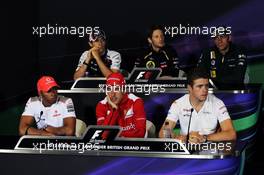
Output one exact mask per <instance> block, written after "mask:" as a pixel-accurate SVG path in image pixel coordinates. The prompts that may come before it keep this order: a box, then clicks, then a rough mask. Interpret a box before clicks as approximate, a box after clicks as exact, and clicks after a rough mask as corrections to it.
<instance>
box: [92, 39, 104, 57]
mask: <svg viewBox="0 0 264 175" xmlns="http://www.w3.org/2000/svg"><path fill="white" fill-rule="evenodd" d="M89 44H90V46H91V47H92V48H96V49H97V50H98V51H99V53H100V54H104V52H105V45H106V42H105V40H104V39H103V38H98V39H96V40H95V41H92V42H89Z"/></svg>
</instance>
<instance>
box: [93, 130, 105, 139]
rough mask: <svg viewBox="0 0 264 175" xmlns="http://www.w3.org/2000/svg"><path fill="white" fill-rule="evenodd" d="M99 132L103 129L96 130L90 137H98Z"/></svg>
mask: <svg viewBox="0 0 264 175" xmlns="http://www.w3.org/2000/svg"><path fill="white" fill-rule="evenodd" d="M101 132H103V130H96V131H95V132H94V134H93V136H92V139H95V138H97V137H99V136H100V133H101Z"/></svg>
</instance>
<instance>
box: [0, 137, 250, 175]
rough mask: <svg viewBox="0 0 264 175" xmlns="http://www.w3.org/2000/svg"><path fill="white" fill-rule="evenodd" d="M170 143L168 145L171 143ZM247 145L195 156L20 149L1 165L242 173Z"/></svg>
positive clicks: (111, 171) (87, 171)
mask: <svg viewBox="0 0 264 175" xmlns="http://www.w3.org/2000/svg"><path fill="white" fill-rule="evenodd" d="M128 140H129V139H128ZM132 140H133V139H132ZM139 140H140V139H139ZM148 140H152V141H155V140H156V141H157V140H159V141H160V142H163V141H161V140H160V139H145V141H146V142H148ZM169 140H170V139H169ZM169 140H165V142H167V143H168V142H169ZM245 146H246V142H241V141H238V142H236V143H232V149H231V150H229V151H225V150H221V151H220V150H211V151H204V150H198V151H194V152H192V153H191V154H178V153H173V152H160V153H157V152H153V153H152V152H151V151H149V152H144V151H143V152H141V151H87V152H84V153H76V152H75V153H70V152H67V151H63V152H57V151H47V152H43V153H39V152H37V151H36V152H35V153H32V151H25V150H17V151H15V152H16V153H19V154H1V156H0V164H1V165H3V164H7V165H9V166H4V167H2V169H4V171H5V169H6V170H8V173H10V174H13V172H16V170H15V169H14V168H11V167H12V166H11V165H12V164H13V162H19V164H16V169H17V170H19V172H27V174H28V173H29V174H30V173H31V172H38V173H37V174H45V173H48V174H53V173H54V174H56V173H59V174H61V173H62V172H63V174H97V175H101V174H102V175H103V174H114V175H119V174H120V175H121V174H162V175H164V174H214V175H217V174H225V175H226V174H240V173H242V172H243V166H244V165H243V161H244V148H245ZM212 151H213V152H212ZM28 153H30V154H28ZM9 168H10V169H9ZM54 168H55V169H54ZM28 169H30V171H28ZM1 174H2V173H1Z"/></svg>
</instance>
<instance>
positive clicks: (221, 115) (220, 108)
mask: <svg viewBox="0 0 264 175" xmlns="http://www.w3.org/2000/svg"><path fill="white" fill-rule="evenodd" d="M216 110H217V111H216V115H217V119H218V121H219V123H221V122H222V121H224V120H227V119H230V116H229V113H228V111H227V108H226V106H225V104H224V102H223V101H222V100H219V101H218V102H217V103H216Z"/></svg>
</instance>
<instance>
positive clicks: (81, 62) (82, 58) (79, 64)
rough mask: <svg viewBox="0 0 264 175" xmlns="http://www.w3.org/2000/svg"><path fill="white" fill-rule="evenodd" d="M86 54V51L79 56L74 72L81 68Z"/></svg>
mask: <svg viewBox="0 0 264 175" xmlns="http://www.w3.org/2000/svg"><path fill="white" fill-rule="evenodd" d="M87 53H88V51H85V52H83V53H82V55H81V57H80V59H79V62H78V66H77V68H76V70H78V68H79V67H81V66H82V64H83V62H84V61H85V59H86V57H87Z"/></svg>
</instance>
